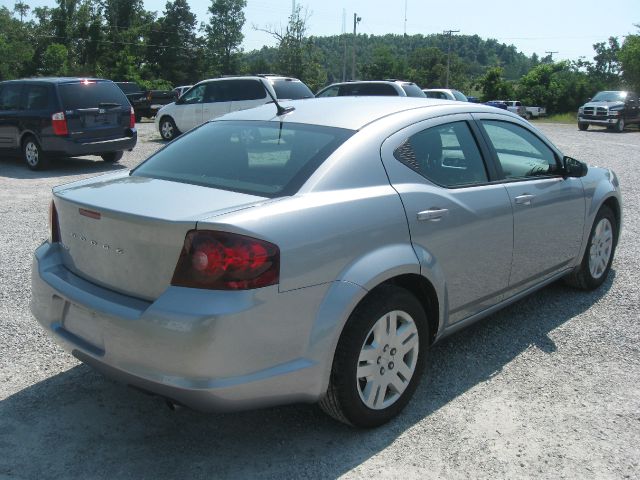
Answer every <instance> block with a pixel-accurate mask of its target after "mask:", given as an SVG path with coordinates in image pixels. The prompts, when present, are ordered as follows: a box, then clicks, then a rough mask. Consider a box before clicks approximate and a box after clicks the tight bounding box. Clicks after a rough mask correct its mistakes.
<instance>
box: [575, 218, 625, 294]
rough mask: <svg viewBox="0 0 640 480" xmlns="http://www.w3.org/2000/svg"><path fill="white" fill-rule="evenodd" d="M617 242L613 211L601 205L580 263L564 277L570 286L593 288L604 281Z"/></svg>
mask: <svg viewBox="0 0 640 480" xmlns="http://www.w3.org/2000/svg"><path fill="white" fill-rule="evenodd" d="M617 243H618V225H617V222H616V217H615V215H614V214H613V211H612V210H611V209H610V208H609V207H607V206H606V205H603V206H602V207H600V210H599V211H598V214H597V215H596V218H595V220H594V221H593V225H592V226H591V233H590V234H589V241H588V242H587V248H586V249H585V252H584V255H583V257H582V261H581V262H580V265H578V267H577V268H576V269H575V270H574V271H573V272H572V273H571V274H570V275H568V276H567V277H566V279H565V280H566V282H567V283H568V284H569V285H571V286H572V287H576V288H580V289H582V290H594V289H596V288H598V287H599V286H600V285H602V284H603V283H604V281H605V280H606V279H607V276H608V275H609V270H611V263H612V262H613V255H614V254H615V250H616V245H617Z"/></svg>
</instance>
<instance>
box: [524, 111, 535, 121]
mask: <svg viewBox="0 0 640 480" xmlns="http://www.w3.org/2000/svg"><path fill="white" fill-rule="evenodd" d="M524 117H525V118H526V119H527V120H531V119H532V118H533V115H531V112H527V113H525V114H524Z"/></svg>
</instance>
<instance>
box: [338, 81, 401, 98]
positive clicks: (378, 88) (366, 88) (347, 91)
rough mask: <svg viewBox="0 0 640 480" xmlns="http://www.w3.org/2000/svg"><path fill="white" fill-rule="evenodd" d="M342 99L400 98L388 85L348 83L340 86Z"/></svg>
mask: <svg viewBox="0 0 640 480" xmlns="http://www.w3.org/2000/svg"><path fill="white" fill-rule="evenodd" d="M338 95H339V96H341V97H347V96H352V95H353V96H367V97H368V96H372V97H376V96H395V97H397V96H398V92H397V91H396V89H395V88H393V86H391V85H389V84H388V83H346V84H344V85H340V93H339V94H338Z"/></svg>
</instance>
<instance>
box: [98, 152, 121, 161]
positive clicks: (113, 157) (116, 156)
mask: <svg viewBox="0 0 640 480" xmlns="http://www.w3.org/2000/svg"><path fill="white" fill-rule="evenodd" d="M123 154H124V152H122V151H119V152H107V153H103V154H102V155H100V156H101V157H102V160H104V161H105V162H109V163H114V162H117V161H119V160H120V159H121V158H122V155H123Z"/></svg>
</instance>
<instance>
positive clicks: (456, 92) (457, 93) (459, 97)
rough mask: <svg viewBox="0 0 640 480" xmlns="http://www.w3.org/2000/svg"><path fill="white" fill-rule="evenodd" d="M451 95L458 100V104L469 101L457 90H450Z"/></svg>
mask: <svg viewBox="0 0 640 480" xmlns="http://www.w3.org/2000/svg"><path fill="white" fill-rule="evenodd" d="M451 93H453V96H454V97H456V100H459V101H460V102H468V101H469V99H468V98H467V97H466V95H465V94H464V93H462V92H459V91H458V90H451Z"/></svg>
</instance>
